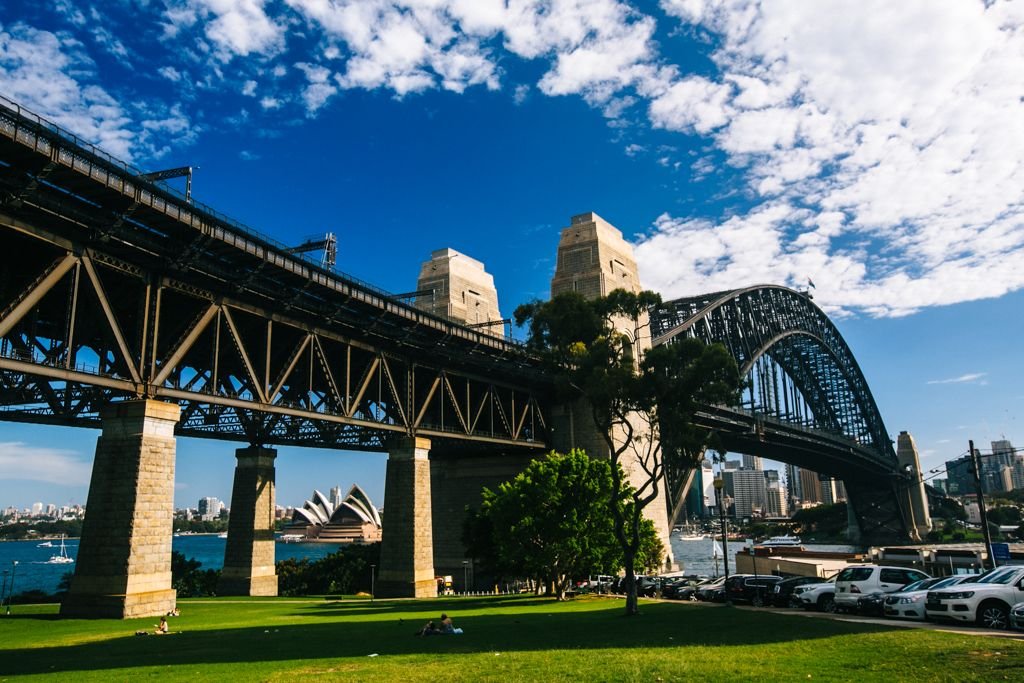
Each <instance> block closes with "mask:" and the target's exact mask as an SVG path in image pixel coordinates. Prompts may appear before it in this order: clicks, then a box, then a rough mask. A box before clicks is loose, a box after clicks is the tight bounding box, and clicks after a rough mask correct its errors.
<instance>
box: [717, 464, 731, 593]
mask: <svg viewBox="0 0 1024 683" xmlns="http://www.w3.org/2000/svg"><path fill="white" fill-rule="evenodd" d="M714 485H715V500H716V501H717V502H718V517H719V520H720V523H721V526H722V560H723V561H724V563H725V580H726V581H728V580H729V528H728V526H727V524H728V522H726V521H725V495H724V493H723V492H722V489H723V488H724V487H725V481H724V480H723V479H722V476H721V473H719V476H717V477H715V481H714Z"/></svg>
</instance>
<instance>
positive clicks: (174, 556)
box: [171, 551, 220, 598]
mask: <svg viewBox="0 0 1024 683" xmlns="http://www.w3.org/2000/svg"><path fill="white" fill-rule="evenodd" d="M202 566H203V564H202V563H201V562H199V561H198V560H194V559H192V558H186V557H185V556H184V555H182V554H181V553H179V552H176V551H175V552H171V585H172V586H173V588H174V590H176V591H178V597H179V598H202V597H206V596H208V595H216V594H217V581H219V580H220V570H219V569H203V568H202Z"/></svg>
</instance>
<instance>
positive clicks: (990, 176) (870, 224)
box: [638, 0, 1024, 315]
mask: <svg viewBox="0 0 1024 683" xmlns="http://www.w3.org/2000/svg"><path fill="white" fill-rule="evenodd" d="M662 7H663V8H664V9H665V10H666V11H667V12H669V13H670V14H673V15H675V16H678V17H680V18H681V19H683V20H684V21H686V22H690V23H693V24H698V25H699V26H700V28H701V29H703V30H706V31H709V32H712V33H714V34H717V37H718V38H719V40H720V47H719V48H718V50H717V51H716V52H715V53H714V55H713V60H714V62H715V64H716V65H717V66H718V69H719V74H718V75H717V76H716V77H709V78H705V77H700V76H685V77H680V78H678V79H677V80H675V81H674V82H672V83H671V84H670V85H668V86H667V87H666V88H665V89H663V91H661V92H660V93H657V92H656V93H655V94H653V95H652V98H651V104H650V117H651V121H652V123H653V124H654V125H655V126H658V127H663V128H667V129H669V130H677V131H680V132H684V133H690V134H699V135H705V136H708V137H709V138H710V139H711V140H712V142H713V143H714V144H715V146H716V147H717V148H718V149H719V150H721V151H722V152H724V153H725V154H726V155H727V156H726V158H727V161H728V163H729V164H731V165H732V166H733V167H735V168H741V169H744V173H745V174H746V180H747V183H748V189H749V192H750V194H751V195H752V196H753V197H755V198H758V201H759V202H760V205H759V206H755V208H753V209H752V210H750V212H749V213H748V214H747V215H741V216H734V217H732V218H728V219H725V220H722V221H704V222H695V221H691V220H687V219H686V218H685V217H672V216H668V215H666V216H662V217H661V218H660V219H659V221H658V223H657V224H656V225H655V226H654V231H653V233H652V234H650V235H648V236H646V237H644V238H643V239H641V240H640V244H639V246H638V257H639V259H640V265H641V269H642V272H643V274H644V276H645V279H647V280H648V282H649V283H651V284H655V283H657V284H660V285H661V286H663V287H667V289H663V290H662V291H663V293H664V294H666V295H667V296H682V295H684V294H688V293H692V292H694V291H698V290H702V289H704V290H706V289H707V288H709V287H712V286H716V284H717V285H721V286H726V287H732V286H739V285H740V284H743V283H744V282H746V281H775V282H782V283H788V284H796V283H799V282H803V281H804V278H805V277H806V276H808V275H810V276H811V277H813V278H814V280H815V282H816V283H817V284H818V290H817V291H816V295H817V299H818V301H819V303H823V304H824V305H825V307H826V308H829V309H831V310H833V311H837V312H846V311H863V312H867V313H869V314H872V315H903V314H907V313H910V312H913V311H915V310H917V309H919V308H921V307H924V306H934V305H943V304H949V303H955V302H960V301H970V300H975V299H980V298H985V297H994V296H1000V295H1002V294H1005V293H1007V292H1009V291H1013V290H1015V289H1019V288H1021V287H1024V163H1022V162H1021V161H1020V160H1021V159H1022V158H1024V101H1022V97H1021V93H1022V92H1024V11H1022V10H1021V9H1020V3H1017V4H1016V5H1013V4H1012V3H1006V2H991V3H982V2H966V1H961V0H941V1H940V2H936V1H935V0H917V1H911V0H905V1H904V2H900V3H890V2H885V1H883V0H874V1H868V2H841V1H838V0H836V1H833V2H816V3H759V2H754V1H753V0H706V1H704V2H698V1H696V0H663V2H662ZM914 36H921V37H923V36H927V39H926V40H925V39H911V38H908V37H914ZM779 207H791V208H790V209H789V210H783V211H781V213H780V212H779ZM795 207H799V210H798V209H797V208H795ZM766 219H768V220H766ZM736 234H740V235H742V239H735V238H734V236H735V235H736ZM711 247H714V248H715V249H717V250H718V257H717V261H716V263H717V264H718V266H719V268H716V269H714V270H713V271H707V272H706V273H705V275H704V276H703V277H698V276H697V275H696V274H695V273H689V274H678V273H674V272H670V271H672V270H680V269H682V268H683V267H685V266H684V265H683V264H684V263H686V262H688V261H687V259H689V257H688V256H686V255H687V254H691V253H698V254H699V253H701V252H702V250H706V249H708V248H711ZM755 248H769V250H768V251H766V252H764V253H761V254H758V256H757V258H755V259H752V258H751V257H750V254H749V253H748V252H749V251H751V250H754V249H755ZM661 251H664V252H667V253H672V254H675V255H676V256H677V257H680V258H684V261H682V262H681V261H678V260H676V261H672V260H671V259H668V258H663V257H661V256H660V255H659V252H661ZM696 265H697V266H698V270H699V265H700V263H699V262H698V263H697V264H696ZM730 277H737V278H747V279H748V280H745V281H743V282H741V281H735V282H732V283H730V281H729V280H730ZM713 283H716V284H713ZM823 283H824V284H823Z"/></svg>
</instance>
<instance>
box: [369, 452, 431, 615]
mask: <svg viewBox="0 0 1024 683" xmlns="http://www.w3.org/2000/svg"><path fill="white" fill-rule="evenodd" d="M429 455H430V440H429V439H423V438H418V437H413V438H407V439H402V440H401V441H399V442H396V443H395V445H394V446H392V448H391V451H390V452H389V454H388V468H387V474H386V475H385V480H384V527H383V529H382V536H381V547H380V571H379V572H378V573H377V584H376V593H377V595H379V596H380V597H389V598H430V597H435V596H436V595H437V582H436V581H435V580H434V577H435V574H434V536H433V522H432V520H431V516H432V515H431V495H430V493H431V492H430V460H429Z"/></svg>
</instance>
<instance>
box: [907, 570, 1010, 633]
mask: <svg viewBox="0 0 1024 683" xmlns="http://www.w3.org/2000/svg"><path fill="white" fill-rule="evenodd" d="M1022 600H1024V566H1012V565H1011V566H1006V567H1000V568H999V569H996V570H994V571H991V572H989V573H988V574H985V575H984V576H982V577H981V578H980V579H978V580H977V581H974V582H973V583H969V584H963V585H961V586H955V587H953V588H951V589H948V590H937V591H928V599H927V600H926V601H925V603H924V608H925V613H926V614H927V615H928V618H929V619H951V620H954V621H966V622H974V623H977V624H978V626H986V627H988V628H1000V629H1002V628H1006V627H1007V626H1008V625H1009V623H1010V618H1009V615H1010V607H1012V606H1013V605H1015V604H1016V603H1018V602H1021V601H1022Z"/></svg>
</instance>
